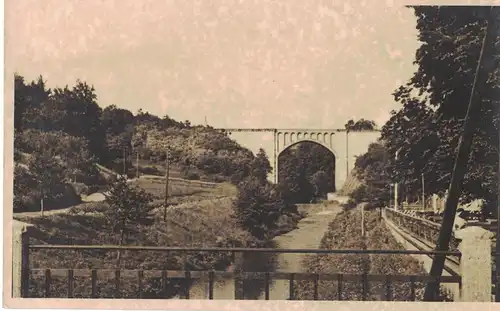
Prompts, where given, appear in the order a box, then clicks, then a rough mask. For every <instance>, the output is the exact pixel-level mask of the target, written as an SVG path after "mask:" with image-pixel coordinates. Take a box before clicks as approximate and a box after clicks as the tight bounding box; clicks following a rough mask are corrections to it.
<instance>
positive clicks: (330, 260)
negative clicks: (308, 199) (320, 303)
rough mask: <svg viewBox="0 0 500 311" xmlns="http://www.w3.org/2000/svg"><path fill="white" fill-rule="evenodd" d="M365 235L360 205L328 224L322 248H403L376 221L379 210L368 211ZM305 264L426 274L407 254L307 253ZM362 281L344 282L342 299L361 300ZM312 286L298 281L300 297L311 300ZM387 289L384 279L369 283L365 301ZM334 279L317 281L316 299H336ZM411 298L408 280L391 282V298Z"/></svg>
mask: <svg viewBox="0 0 500 311" xmlns="http://www.w3.org/2000/svg"><path fill="white" fill-rule="evenodd" d="M365 220H366V227H365V228H366V237H365V238H363V237H362V236H361V212H360V210H359V208H356V209H353V210H349V211H343V212H341V213H340V214H338V215H337V217H336V218H335V220H334V221H332V222H331V223H330V225H329V229H328V232H327V233H326V234H325V236H324V237H323V239H322V241H321V245H320V248H322V249H403V248H402V246H401V245H400V244H398V243H397V241H396V240H395V239H394V237H393V236H392V235H391V233H390V232H389V230H388V229H387V228H386V227H385V225H384V223H383V222H381V221H380V220H379V211H367V212H366V213H365ZM304 266H306V267H308V272H311V273H344V274H362V273H363V271H364V269H366V271H368V273H369V274H376V275H425V274H427V273H426V271H425V270H424V268H423V267H422V265H421V264H420V263H419V261H418V260H416V259H415V258H413V257H411V256H410V255H387V254H382V255H359V254H352V255H350V254H349V255H337V254H333V255H310V256H308V257H306V258H305V259H304ZM424 285H425V284H423V283H419V282H417V283H416V284H415V294H416V300H417V301H418V300H421V299H422V296H423V289H424ZM362 292H363V285H362V283H361V282H343V289H342V293H341V294H342V296H341V297H342V299H343V300H361V299H362ZM313 293H314V287H313V283H312V282H309V281H300V282H298V284H297V287H296V289H295V295H296V298H297V299H299V300H309V299H313ZM385 293H386V288H385V284H384V283H383V282H369V293H368V295H367V300H372V301H373V300H375V301H378V300H385ZM337 297H338V284H337V282H336V281H333V282H332V281H324V282H322V281H320V282H319V286H318V298H319V300H338V298H337ZM410 297H411V285H410V283H409V282H393V283H392V300H396V301H407V300H410Z"/></svg>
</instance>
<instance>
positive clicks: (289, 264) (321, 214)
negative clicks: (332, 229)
mask: <svg viewBox="0 0 500 311" xmlns="http://www.w3.org/2000/svg"><path fill="white" fill-rule="evenodd" d="M340 211H342V207H341V206H340V205H338V204H336V203H330V204H328V205H327V206H322V205H318V206H317V207H313V208H312V209H311V211H310V212H309V215H308V216H307V217H306V218H304V219H302V220H301V221H300V222H299V224H298V227H299V228H298V229H295V230H293V231H291V232H288V233H287V234H284V235H281V236H278V237H276V238H275V239H274V240H275V242H276V243H277V245H278V247H279V248H282V249H291V248H309V249H311V248H319V245H320V243H321V239H322V238H323V235H324V234H325V232H326V230H327V228H328V224H329V223H330V222H331V221H332V220H333V219H334V218H335V215H336V214H337V213H339V212H340ZM304 256H307V255H306V254H281V255H279V257H278V268H277V271H283V272H285V271H286V272H305V269H304V267H302V259H303V258H304ZM288 297H289V283H288V281H286V280H276V281H274V282H273V284H271V287H270V293H269V299H270V300H287V299H288ZM260 299H264V295H262V296H261V298H260Z"/></svg>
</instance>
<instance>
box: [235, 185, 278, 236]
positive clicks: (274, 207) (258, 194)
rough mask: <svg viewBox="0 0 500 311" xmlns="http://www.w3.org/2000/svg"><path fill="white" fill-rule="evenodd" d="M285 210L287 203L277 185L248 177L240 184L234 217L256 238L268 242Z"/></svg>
mask: <svg viewBox="0 0 500 311" xmlns="http://www.w3.org/2000/svg"><path fill="white" fill-rule="evenodd" d="M285 209H286V203H285V201H284V199H283V197H282V194H281V193H280V192H279V191H278V190H277V188H276V185H272V184H270V183H265V184H263V183H262V181H261V180H259V179H258V178H256V177H248V178H247V179H245V180H244V181H243V182H241V183H240V184H239V186H238V196H237V198H236V201H235V203H234V210H235V214H234V217H235V218H236V220H237V222H238V223H239V224H240V225H241V226H242V227H243V228H245V229H246V230H247V231H248V232H249V233H250V234H252V236H254V237H255V238H257V239H259V240H261V241H266V240H268V239H269V237H270V233H271V232H272V231H273V230H274V229H276V228H277V221H278V219H279V218H280V216H281V215H282V214H283V213H284V211H285Z"/></svg>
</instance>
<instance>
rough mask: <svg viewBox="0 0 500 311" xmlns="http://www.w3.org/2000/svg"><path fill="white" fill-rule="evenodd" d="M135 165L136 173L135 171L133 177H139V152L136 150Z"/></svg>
mask: <svg viewBox="0 0 500 311" xmlns="http://www.w3.org/2000/svg"><path fill="white" fill-rule="evenodd" d="M135 163H136V164H135V166H136V173H135V178H137V179H139V152H137V160H136V162H135Z"/></svg>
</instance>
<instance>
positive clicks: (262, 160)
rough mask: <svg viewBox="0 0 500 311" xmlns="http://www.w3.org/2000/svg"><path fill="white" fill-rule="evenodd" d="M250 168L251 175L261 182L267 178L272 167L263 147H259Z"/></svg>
mask: <svg viewBox="0 0 500 311" xmlns="http://www.w3.org/2000/svg"><path fill="white" fill-rule="evenodd" d="M250 169H251V174H252V176H254V177H255V178H257V179H258V180H259V181H260V182H261V183H264V182H265V181H266V180H267V176H268V175H269V174H270V173H271V172H272V167H271V163H269V159H268V158H267V154H266V152H265V151H264V149H262V148H260V149H259V152H258V153H257V155H256V157H255V158H254V159H253V160H252V162H251V164H250Z"/></svg>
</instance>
